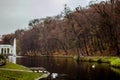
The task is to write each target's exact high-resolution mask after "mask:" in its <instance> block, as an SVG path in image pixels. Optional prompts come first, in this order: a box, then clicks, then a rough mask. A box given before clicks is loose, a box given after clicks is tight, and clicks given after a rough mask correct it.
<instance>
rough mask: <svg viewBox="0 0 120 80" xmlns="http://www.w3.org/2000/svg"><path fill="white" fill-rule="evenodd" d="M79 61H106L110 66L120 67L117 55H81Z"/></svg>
mask: <svg viewBox="0 0 120 80" xmlns="http://www.w3.org/2000/svg"><path fill="white" fill-rule="evenodd" d="M80 61H86V62H99V63H108V64H109V65H110V66H112V67H117V68H120V58H119V57H113V56H104V57H103V56H95V57H82V58H80Z"/></svg>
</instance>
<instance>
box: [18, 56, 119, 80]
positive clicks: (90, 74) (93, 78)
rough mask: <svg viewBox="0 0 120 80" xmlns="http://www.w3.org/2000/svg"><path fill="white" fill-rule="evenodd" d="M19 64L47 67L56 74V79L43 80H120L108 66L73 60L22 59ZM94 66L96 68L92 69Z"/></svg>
mask: <svg viewBox="0 0 120 80" xmlns="http://www.w3.org/2000/svg"><path fill="white" fill-rule="evenodd" d="M17 63H18V64H21V65H24V66H27V67H45V68H46V70H47V71H49V72H50V73H51V74H52V73H56V74H57V77H55V79H52V78H51V75H50V76H49V77H48V78H47V79H42V80H119V79H120V75H119V74H116V73H115V72H113V71H112V70H111V68H110V67H109V65H108V64H102V63H101V64H97V63H88V62H80V63H76V61H74V60H73V59H72V58H53V57H22V58H17ZM93 65H95V66H94V68H93V67H92V66H93Z"/></svg>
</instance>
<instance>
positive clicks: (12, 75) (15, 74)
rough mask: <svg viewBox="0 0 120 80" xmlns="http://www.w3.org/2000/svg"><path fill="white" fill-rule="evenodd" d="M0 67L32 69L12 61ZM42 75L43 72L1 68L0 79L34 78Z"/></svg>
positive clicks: (23, 79) (25, 79) (27, 79)
mask: <svg viewBox="0 0 120 80" xmlns="http://www.w3.org/2000/svg"><path fill="white" fill-rule="evenodd" d="M0 68H7V69H17V70H30V69H29V68H27V67H24V66H21V65H18V64H14V63H11V62H7V63H6V65H4V66H0ZM30 71H31V70H30ZM41 75H43V73H34V72H21V71H10V70H0V80H34V79H35V78H38V77H40V76H41Z"/></svg>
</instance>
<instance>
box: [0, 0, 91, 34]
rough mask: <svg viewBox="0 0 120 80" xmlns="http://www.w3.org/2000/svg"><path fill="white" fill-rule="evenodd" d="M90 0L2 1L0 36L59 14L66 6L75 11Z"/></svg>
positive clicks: (0, 0)
mask: <svg viewBox="0 0 120 80" xmlns="http://www.w3.org/2000/svg"><path fill="white" fill-rule="evenodd" d="M88 2H89V0H0V35H1V34H6V33H11V32H13V31H14V30H16V29H20V28H24V27H26V26H27V24H28V21H29V20H31V19H34V18H42V17H46V16H53V15H57V14H59V13H60V12H61V11H62V10H63V8H64V4H68V6H70V8H72V9H74V8H75V7H77V6H78V5H82V6H85V5H86V4H88Z"/></svg>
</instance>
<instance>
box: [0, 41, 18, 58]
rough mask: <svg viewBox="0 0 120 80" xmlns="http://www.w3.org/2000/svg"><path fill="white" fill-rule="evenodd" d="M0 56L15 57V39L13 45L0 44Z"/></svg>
mask: <svg viewBox="0 0 120 80" xmlns="http://www.w3.org/2000/svg"><path fill="white" fill-rule="evenodd" d="M0 54H8V55H13V56H16V39H14V42H13V45H10V44H0Z"/></svg>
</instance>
